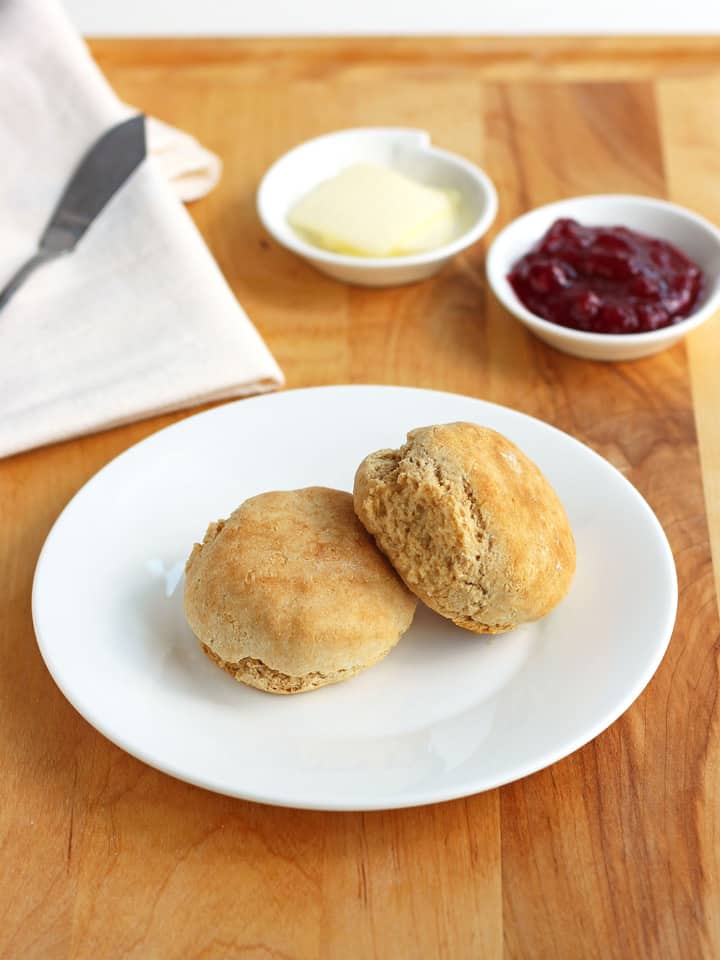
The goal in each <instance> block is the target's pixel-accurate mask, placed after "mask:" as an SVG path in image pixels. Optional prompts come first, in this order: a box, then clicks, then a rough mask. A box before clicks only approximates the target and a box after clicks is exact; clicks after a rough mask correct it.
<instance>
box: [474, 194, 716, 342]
mask: <svg viewBox="0 0 720 960" xmlns="http://www.w3.org/2000/svg"><path fill="white" fill-rule="evenodd" d="M559 217H571V218H573V219H574V220H578V221H579V222H580V223H584V224H588V225H591V226H594V225H596V224H597V225H600V226H616V225H623V226H626V227H630V228H632V229H633V230H638V231H640V232H641V233H647V234H652V235H654V236H657V237H660V238H661V239H663V240H667V241H668V242H669V243H672V244H673V245H674V246H676V247H677V248H678V249H679V250H681V251H682V252H683V253H685V254H686V255H687V256H688V257H690V259H691V260H694V261H695V262H696V263H697V264H698V266H699V267H700V268H701V269H702V271H703V273H704V275H705V289H704V292H703V293H702V295H701V298H700V300H699V301H698V303H697V304H696V306H695V309H694V310H693V312H692V313H691V314H690V315H689V316H688V317H687V318H686V319H685V320H681V321H680V322H679V323H677V324H674V325H673V326H670V327H663V328H662V329H661V330H653V331H650V332H648V333H626V334H607V333H585V332H584V331H582V330H571V329H569V328H567V327H561V326H558V325H557V324H554V323H550V322H549V321H548V320H543V319H542V318H541V317H538V316H537V314H534V313H532V312H531V311H530V310H528V309H527V307H525V306H524V305H523V304H522V303H521V302H520V300H519V299H518V297H517V295H516V293H515V291H514V290H513V288H512V287H511V286H510V283H509V282H508V279H507V277H508V274H509V273H510V271H511V269H512V267H513V265H514V264H515V263H516V261H517V260H519V259H520V257H522V256H523V255H524V254H526V253H527V252H528V251H529V250H530V248H531V247H532V246H533V245H534V244H535V243H536V242H537V241H538V240H539V239H540V238H541V237H542V235H543V234H544V233H545V231H546V230H547V229H548V228H549V227H550V225H551V224H552V223H553V222H554V221H555V220H557V219H558V218H559ZM486 270H487V277H488V281H489V283H490V286H491V287H492V289H493V292H494V294H495V296H496V297H497V298H498V300H499V301H500V302H501V303H502V304H503V306H504V307H505V308H506V309H507V310H509V311H510V313H512V314H514V316H516V317H517V318H518V320H520V321H522V323H524V324H525V326H526V327H529V328H530V330H532V332H533V333H534V334H535V335H536V336H538V337H539V338H540V339H541V340H544V341H545V343H549V344H550V345H551V346H553V347H555V348H556V349H558V350H562V351H563V352H564V353H570V354H573V356H576V357H587V358H589V359H590V360H635V359H636V358H638V357H645V356H648V355H649V354H651V353H658V352H659V351H660V350H664V349H665V348H666V347H669V346H672V344H674V343H677V341H678V340H680V339H681V338H682V337H684V336H685V334H686V333H689V332H690V331H691V330H694V329H695V327H698V326H700V324H701V323H704V322H705V320H707V319H708V318H709V317H710V316H712V314H713V313H714V312H715V311H716V310H717V309H719V308H720V231H719V230H718V229H717V228H716V227H715V226H713V224H711V223H710V222H709V221H707V220H705V219H703V217H700V216H698V215H697V214H696V213H692V211H690V210H686V209H685V208H684V207H679V206H677V205H676V204H674V203H667V202H666V201H664V200H655V199H654V198H652V197H640V196H633V195H623V194H598V195H595V196H588V197H574V198H572V199H570V200H560V201H559V202H558V203H549V204H547V205H546V206H544V207H538V208H537V210H532V211H531V212H530V213H526V214H525V215H524V216H522V217H518V218H517V220H513V221H512V223H510V224H508V226H507V227H505V229H504V230H502V231H501V232H500V233H499V234H498V235H497V237H496V238H495V240H494V242H493V243H492V245H491V247H490V250H489V251H488V255H487V260H486Z"/></svg>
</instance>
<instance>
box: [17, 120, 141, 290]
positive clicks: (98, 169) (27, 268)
mask: <svg viewBox="0 0 720 960" xmlns="http://www.w3.org/2000/svg"><path fill="white" fill-rule="evenodd" d="M146 154H147V147H146V143H145V117H144V116H143V115H142V114H138V115H137V116H134V117H130V119H129V120H124V121H123V122H122V123H119V124H117V125H116V126H114V127H112V128H111V129H110V130H107V131H106V132H105V133H104V134H103V135H102V136H101V137H100V138H99V139H98V140H97V141H96V142H95V143H94V144H93V145H92V146H91V147H90V149H89V150H88V152H87V153H86V154H85V156H84V157H83V158H82V160H81V161H80V163H79V165H78V167H77V169H76V170H75V172H74V173H73V175H72V177H71V178H70V181H69V183H68V185H67V186H66V188H65V191H64V193H63V195H62V196H61V197H60V200H59V201H58V204H57V206H56V207H55V210H54V211H53V213H52V216H51V217H50V220H49V221H48V224H47V226H46V227H45V230H44V231H43V234H42V236H41V237H40V242H39V244H38V249H37V250H36V252H35V253H34V254H33V256H32V257H30V259H29V260H27V261H26V262H25V263H24V264H23V265H22V266H21V267H20V269H19V270H17V271H16V272H15V273H14V274H13V276H12V277H11V278H10V280H9V281H8V283H7V284H6V285H5V287H4V288H3V289H2V290H0V309H2V308H3V307H4V306H5V304H6V303H7V302H8V300H9V299H10V297H12V295H13V294H14V293H15V292H16V290H17V289H18V288H19V287H20V286H21V284H22V283H24V281H25V280H26V279H27V277H29V276H30V274H31V273H32V272H33V270H35V269H36V268H37V267H39V266H40V265H41V264H43V263H47V262H48V261H49V260H53V259H55V257H59V256H61V255H62V254H65V253H70V252H72V251H73V250H74V249H75V247H76V246H77V244H78V243H79V242H80V240H81V239H82V237H83V236H84V234H85V232H86V231H87V229H88V227H89V226H90V224H91V223H92V222H93V221H94V220H95V219H96V218H97V217H98V215H99V214H100V213H101V212H102V210H103V208H104V207H105V206H106V204H107V203H108V201H109V200H110V199H111V198H112V197H113V196H114V195H115V194H116V193H117V191H118V190H119V189H120V188H121V187H122V185H123V184H124V183H125V182H126V181H127V180H128V179H129V178H130V176H131V175H132V174H133V173H134V172H135V170H136V169H137V168H138V167H139V166H140V164H141V163H142V161H143V160H144V159H145V156H146Z"/></svg>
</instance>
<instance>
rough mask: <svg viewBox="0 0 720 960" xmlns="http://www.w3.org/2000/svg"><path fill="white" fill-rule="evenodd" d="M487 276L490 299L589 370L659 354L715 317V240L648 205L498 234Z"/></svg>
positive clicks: (694, 219) (529, 220)
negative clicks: (599, 363) (595, 363)
mask: <svg viewBox="0 0 720 960" xmlns="http://www.w3.org/2000/svg"><path fill="white" fill-rule="evenodd" d="M486 269H487V275H488V280H489V282H490V286H491V287H492V289H493V292H494V293H495V296H496V297H497V298H498V300H500V302H501V303H502V304H503V306H504V307H506V309H507V310H509V311H510V313H512V314H514V316H516V317H517V318H518V319H519V320H521V321H522V323H524V324H525V326H527V327H528V328H529V329H530V330H532V332H533V333H534V334H535V335H536V336H538V337H539V338H540V339H541V340H544V341H545V342H546V343H549V344H550V345H551V346H553V347H556V348H557V349H558V350H562V351H564V352H565V353H570V354H573V355H574V356H578V357H587V358H589V359H591V360H633V359H636V358H638V357H643V356H648V355H649V354H652V353H657V352H658V351H660V350H664V349H665V348H666V347H669V346H671V345H672V344H674V343H676V342H677V341H678V340H680V339H681V338H682V337H684V336H685V334H686V333H689V332H690V331H691V330H693V329H695V327H697V326H699V325H700V324H701V323H703V322H704V321H705V320H707V319H708V318H709V317H710V316H712V314H713V313H714V312H715V311H716V310H717V309H719V308H720V231H719V230H718V229H717V228H716V227H715V226H713V224H711V223H710V222H709V221H707V220H705V219H703V217H700V216H698V214H696V213H693V212H692V211H690V210H686V209H685V208H684V207H679V206H677V205H675V204H672V203H667V202H666V201H664V200H655V199H653V198H652V197H641V196H626V195H620V194H613V195H596V196H588V197H576V198H573V199H570V200H561V201H559V202H558V203H550V204H548V205H547V206H544V207H538V208H537V209H536V210H532V211H531V212H530V213H527V214H525V215H524V216H522V217H518V219H517V220H513V221H512V223H510V224H509V225H508V226H507V227H505V229H504V230H502V231H501V232H500V233H499V234H498V236H497V237H496V238H495V240H494V242H493V244H492V246H491V247H490V250H489V251H488V255H487V262H486Z"/></svg>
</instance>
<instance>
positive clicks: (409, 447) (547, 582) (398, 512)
mask: <svg viewBox="0 0 720 960" xmlns="http://www.w3.org/2000/svg"><path fill="white" fill-rule="evenodd" d="M354 503H355V512H356V513H357V515H358V517H359V518H360V519H361V520H362V522H363V524H364V525H365V527H366V529H367V530H368V531H369V532H370V533H371V534H372V535H373V536H374V537H375V540H376V542H377V544H378V546H379V547H380V549H381V550H382V551H383V553H384V554H385V555H386V556H387V557H388V559H389V560H390V562H391V563H392V565H393V566H394V567H395V569H396V570H397V572H398V573H399V574H400V576H401V577H402V578H403V580H404V581H405V583H406V584H407V586H408V587H409V588H410V589H411V590H412V591H413V593H415V594H416V595H417V596H418V597H420V599H421V600H423V601H424V602H425V603H426V604H427V605H428V606H429V607H432V609H433V610H436V611H437V612H438V613H440V614H442V616H444V617H447V618H448V619H450V620H452V621H453V622H454V623H456V624H457V625H458V626H460V627H465V628H466V629H468V630H472V631H474V632H476V633H502V632H503V631H506V630H512V629H513V628H514V627H516V626H518V625H519V624H521V623H524V622H526V621H529V620H537V619H538V618H539V617H542V616H544V615H545V614H546V613H548V611H550V610H551V609H552V608H553V607H554V606H555V605H556V604H557V603H559V601H560V600H562V598H563V597H564V596H565V594H566V593H567V591H568V589H569V587H570V582H571V580H572V577H573V574H574V572H575V542H574V540H573V535H572V531H571V529H570V524H569V522H568V519H567V516H566V514H565V511H564V509H563V507H562V504H561V503H560V501H559V500H558V497H557V495H556V493H555V491H554V490H553V489H552V487H551V486H550V483H549V482H548V480H547V479H546V478H545V476H544V475H543V473H542V472H541V471H540V469H539V468H538V467H537V466H536V465H535V464H534V463H533V462H532V461H531V460H529V459H528V457H526V456H525V455H524V454H523V453H522V451H521V450H519V449H518V448H517V447H516V446H515V445H514V444H513V443H511V442H510V441H509V440H508V439H506V438H505V437H503V436H502V435H501V434H499V433H496V432H495V431H494V430H490V429H487V428H486V427H481V426H478V425H477V424H474V423H449V424H445V425H440V426H432V427H422V428H419V429H417V430H413V431H412V432H411V433H409V434H408V437H407V443H406V444H405V445H404V446H403V447H401V448H400V449H399V450H379V451H378V452H377V453H372V454H370V455H369V456H368V457H366V458H365V460H363V462H362V463H361V464H360V467H359V469H358V471H357V474H356V477H355V492H354Z"/></svg>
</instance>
